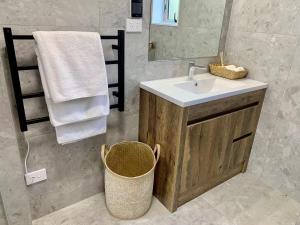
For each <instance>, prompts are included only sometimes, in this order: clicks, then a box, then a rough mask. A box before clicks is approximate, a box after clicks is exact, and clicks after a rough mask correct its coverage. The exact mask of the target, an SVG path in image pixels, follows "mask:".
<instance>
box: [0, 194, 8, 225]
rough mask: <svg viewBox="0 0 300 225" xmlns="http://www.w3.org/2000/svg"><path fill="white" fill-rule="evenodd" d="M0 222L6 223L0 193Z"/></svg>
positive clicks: (3, 224)
mask: <svg viewBox="0 0 300 225" xmlns="http://www.w3.org/2000/svg"><path fill="white" fill-rule="evenodd" d="M0 224H1V225H7V221H6V216H5V212H4V206H3V202H2V197H1V194H0Z"/></svg>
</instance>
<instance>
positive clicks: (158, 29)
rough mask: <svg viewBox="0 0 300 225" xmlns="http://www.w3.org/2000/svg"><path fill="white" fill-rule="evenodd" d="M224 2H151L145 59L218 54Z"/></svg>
mask: <svg viewBox="0 0 300 225" xmlns="http://www.w3.org/2000/svg"><path fill="white" fill-rule="evenodd" d="M225 5H226V0H152V11H151V22H150V23H151V24H150V38H149V39H150V40H149V60H150V61H153V60H172V59H193V58H200V57H213V56H217V55H218V51H219V45H220V37H221V32H222V25H223V17H224V11H225Z"/></svg>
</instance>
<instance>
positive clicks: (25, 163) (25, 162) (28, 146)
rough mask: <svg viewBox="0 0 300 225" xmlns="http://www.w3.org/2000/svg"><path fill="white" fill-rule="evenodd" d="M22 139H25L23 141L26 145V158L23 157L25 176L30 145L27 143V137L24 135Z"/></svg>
mask: <svg viewBox="0 0 300 225" xmlns="http://www.w3.org/2000/svg"><path fill="white" fill-rule="evenodd" d="M24 137H25V140H26V143H27V152H26V156H25V160H24V166H25V173H26V174H27V173H28V169H27V160H28V157H29V153H30V144H29V141H28V139H27V137H26V135H25V134H24Z"/></svg>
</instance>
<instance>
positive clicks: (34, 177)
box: [25, 169, 47, 186]
mask: <svg viewBox="0 0 300 225" xmlns="http://www.w3.org/2000/svg"><path fill="white" fill-rule="evenodd" d="M43 180H47V172H46V169H41V170H37V171H33V172H30V173H26V174H25V181H26V184H27V186H29V185H31V184H35V183H38V182H41V181H43Z"/></svg>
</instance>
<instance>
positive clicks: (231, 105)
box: [188, 89, 266, 124]
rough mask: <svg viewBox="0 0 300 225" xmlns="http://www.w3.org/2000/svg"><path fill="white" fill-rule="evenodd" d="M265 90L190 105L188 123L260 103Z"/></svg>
mask: <svg viewBox="0 0 300 225" xmlns="http://www.w3.org/2000/svg"><path fill="white" fill-rule="evenodd" d="M265 92H266V90H265V89H264V90H258V91H255V92H251V93H245V94H242V95H238V96H233V97H228V98H224V99H219V100H216V101H211V102H207V103H203V104H200V105H195V106H191V107H189V108H188V123H189V124H191V123H195V122H198V121H204V120H207V119H210V118H214V117H217V116H219V115H224V114H228V113H230V112H234V111H237V110H240V109H244V108H247V107H250V106H254V105H260V104H262V101H263V99H264V95H265Z"/></svg>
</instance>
